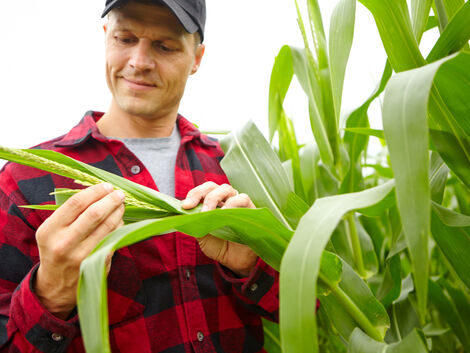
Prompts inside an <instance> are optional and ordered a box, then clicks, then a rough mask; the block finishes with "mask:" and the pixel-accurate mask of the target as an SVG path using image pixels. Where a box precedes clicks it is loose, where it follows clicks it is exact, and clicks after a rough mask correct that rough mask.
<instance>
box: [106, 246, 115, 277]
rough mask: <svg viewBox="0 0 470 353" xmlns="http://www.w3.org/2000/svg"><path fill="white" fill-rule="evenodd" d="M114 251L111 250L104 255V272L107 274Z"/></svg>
mask: <svg viewBox="0 0 470 353" xmlns="http://www.w3.org/2000/svg"><path fill="white" fill-rule="evenodd" d="M114 252H115V251H111V252H110V253H109V254H108V256H106V262H105V264H106V273H107V274H109V271H110V270H111V263H112V261H113V256H114Z"/></svg>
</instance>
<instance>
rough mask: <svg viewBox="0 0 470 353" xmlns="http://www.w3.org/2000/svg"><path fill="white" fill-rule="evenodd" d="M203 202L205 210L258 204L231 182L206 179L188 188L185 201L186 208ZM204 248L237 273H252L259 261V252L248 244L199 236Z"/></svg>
mask: <svg viewBox="0 0 470 353" xmlns="http://www.w3.org/2000/svg"><path fill="white" fill-rule="evenodd" d="M201 202H202V203H203V206H202V212H204V211H209V210H214V209H215V208H217V207H221V208H256V207H255V205H254V204H253V202H252V201H251V199H250V198H249V196H248V195H246V194H238V191H237V190H235V189H234V188H232V187H231V186H230V185H227V184H223V185H217V184H216V183H213V182H206V183H204V184H202V185H199V186H197V187H195V188H194V189H192V190H191V191H189V192H188V195H187V196H186V199H185V200H184V201H183V204H182V207H183V208H184V209H191V208H194V207H196V206H197V205H199V203H201ZM198 242H199V245H200V247H201V250H202V252H203V253H204V254H205V255H206V256H207V257H209V258H211V259H213V260H215V261H217V262H219V263H221V264H222V265H224V266H226V267H228V268H229V269H231V270H232V271H234V272H235V273H237V274H239V275H242V276H248V275H249V274H250V272H251V271H252V270H253V268H254V267H255V265H256V262H257V259H258V256H257V255H256V254H255V253H254V252H253V250H251V249H250V248H249V247H248V246H246V245H242V244H237V243H233V242H230V241H227V240H222V239H219V238H216V237H214V236H212V235H210V234H209V235H206V236H205V237H203V238H199V239H198Z"/></svg>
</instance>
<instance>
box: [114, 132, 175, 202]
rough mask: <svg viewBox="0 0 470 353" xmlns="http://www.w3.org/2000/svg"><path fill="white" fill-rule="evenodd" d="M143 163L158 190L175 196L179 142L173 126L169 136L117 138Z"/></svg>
mask: <svg viewBox="0 0 470 353" xmlns="http://www.w3.org/2000/svg"><path fill="white" fill-rule="evenodd" d="M118 140H120V141H122V142H124V144H125V145H126V147H127V148H129V150H131V152H132V153H134V154H135V155H136V156H137V158H139V159H140V161H141V162H142V163H143V164H144V165H145V167H146V168H147V169H148V170H149V172H150V174H151V175H152V177H153V180H154V181H155V184H157V187H158V190H160V192H162V193H164V194H167V195H170V196H173V197H174V196H175V163H176V155H177V154H178V149H179V146H180V142H181V136H180V133H179V131H178V128H177V127H176V126H175V128H174V129H173V133H172V134H171V136H169V137H159V138H119V139H118Z"/></svg>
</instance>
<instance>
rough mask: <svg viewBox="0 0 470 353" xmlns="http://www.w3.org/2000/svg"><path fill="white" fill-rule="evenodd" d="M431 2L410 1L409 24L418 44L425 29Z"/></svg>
mask: <svg viewBox="0 0 470 353" xmlns="http://www.w3.org/2000/svg"><path fill="white" fill-rule="evenodd" d="M431 5H432V0H411V22H412V26H413V33H414V35H415V37H416V40H417V41H418V43H419V42H420V41H421V37H422V36H423V33H424V31H425V29H426V23H427V22H428V17H429V11H430V10H431Z"/></svg>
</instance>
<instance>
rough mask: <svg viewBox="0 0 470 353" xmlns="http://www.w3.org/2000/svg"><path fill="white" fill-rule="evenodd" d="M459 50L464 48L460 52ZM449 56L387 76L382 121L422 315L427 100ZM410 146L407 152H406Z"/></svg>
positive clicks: (427, 212) (427, 222)
mask: <svg viewBox="0 0 470 353" xmlns="http://www.w3.org/2000/svg"><path fill="white" fill-rule="evenodd" d="M460 55H464V54H460ZM457 58H458V56H455V55H454V56H451V57H447V58H445V59H442V60H440V61H437V62H434V63H432V64H429V65H426V66H424V67H422V68H419V69H415V70H410V71H407V72H403V73H400V74H398V75H396V76H395V77H393V78H392V79H391V80H390V82H389V84H388V86H387V89H386V92H385V98H384V106H383V124H384V131H385V137H386V140H387V145H388V148H389V151H390V159H391V163H392V168H393V172H394V175H395V179H396V183H397V200H398V206H399V210H400V214H401V219H402V223H403V227H404V231H405V238H406V241H407V244H408V248H409V251H410V256H411V261H412V271H413V276H414V280H415V284H416V290H417V295H418V303H419V314H420V317H421V319H422V320H424V317H425V313H426V299H427V280H426V279H427V277H428V261H429V259H428V254H427V251H423V249H427V248H428V236H429V225H430V216H429V215H430V195H431V194H430V185H429V153H428V144H429V142H428V129H427V115H428V101H429V100H430V98H429V97H430V95H431V88H432V84H433V80H434V78H435V76H436V72H437V71H438V70H439V69H440V68H441V66H444V65H445V63H446V62H452V61H453V60H457ZM410 151H413V153H410Z"/></svg>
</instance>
